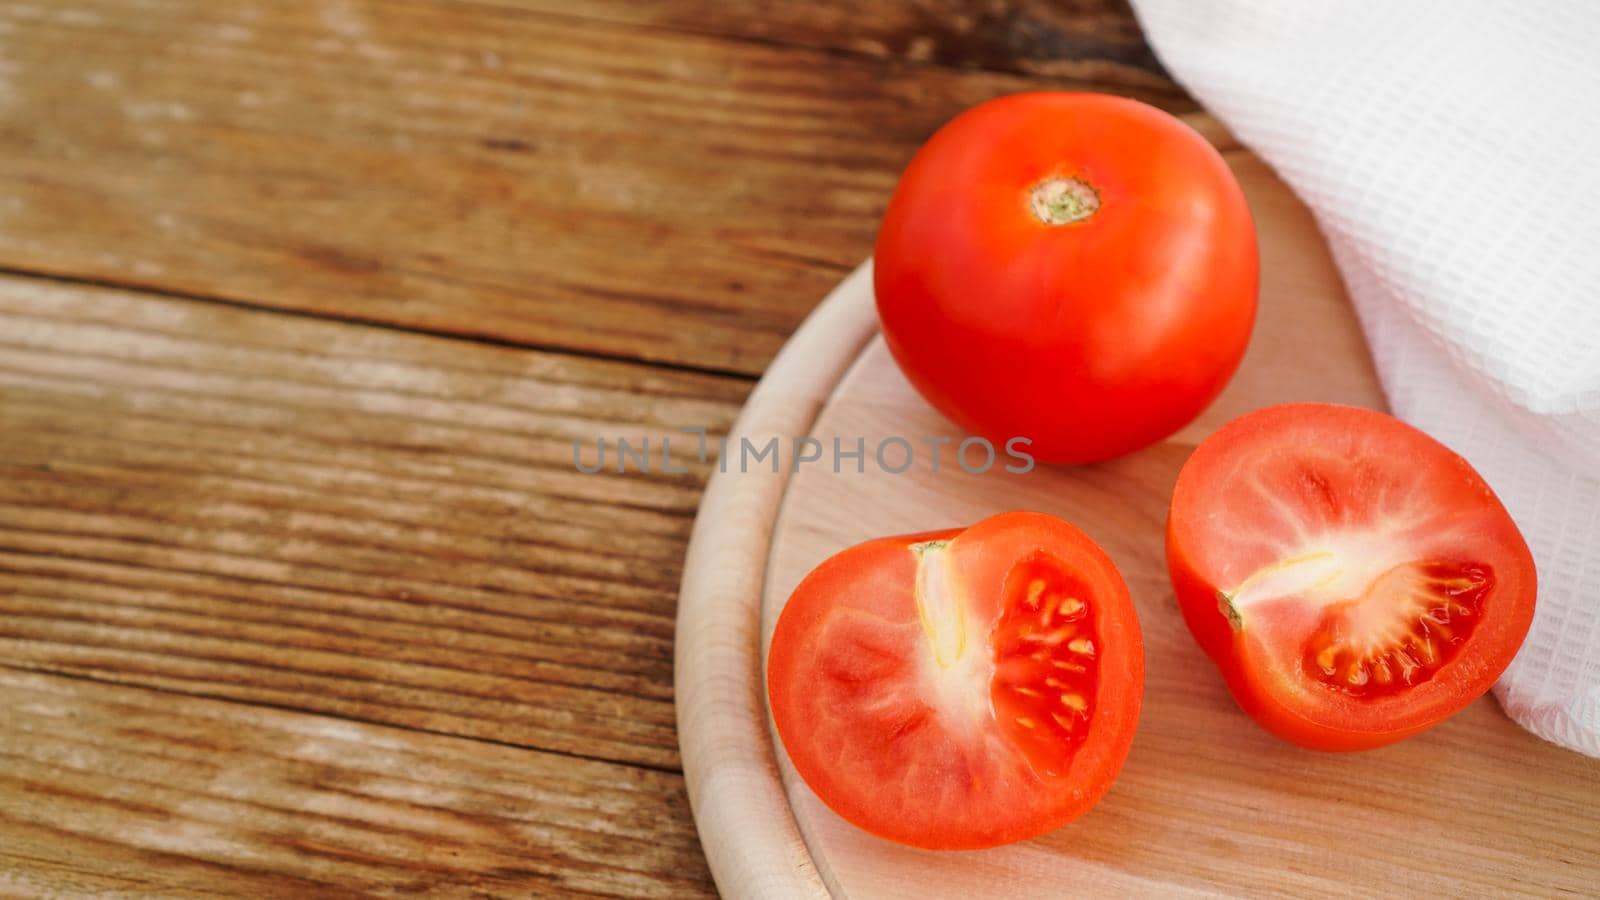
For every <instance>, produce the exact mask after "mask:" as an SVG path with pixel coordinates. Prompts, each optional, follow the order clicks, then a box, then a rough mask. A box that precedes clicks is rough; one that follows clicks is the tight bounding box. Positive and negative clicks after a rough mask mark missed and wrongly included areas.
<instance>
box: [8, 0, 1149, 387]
mask: <svg viewBox="0 0 1600 900" xmlns="http://www.w3.org/2000/svg"><path fill="white" fill-rule="evenodd" d="M561 6H565V4H561ZM549 8H552V9H553V8H555V5H551V6H550V7H549ZM593 8H594V9H599V10H608V9H609V10H615V9H617V8H618V7H615V6H612V5H610V4H605V5H599V4H597V5H596V6H595V7H593ZM654 8H655V9H657V10H658V11H659V10H660V9H662V8H663V7H654ZM712 8H713V7H712V6H711V5H709V4H700V5H697V6H696V7H693V8H692V9H690V10H689V11H688V12H686V13H685V14H684V15H686V16H689V17H690V18H693V17H694V16H695V15H696V13H695V12H694V10H695V9H698V10H701V11H702V13H703V14H704V16H705V17H706V21H708V22H710V21H711V19H712V18H713V17H712V14H711V12H710V10H712ZM778 8H779V9H788V10H790V11H791V12H790V13H788V14H787V15H789V16H790V18H791V19H792V18H794V17H795V15H797V14H796V13H795V12H794V10H799V9H800V6H799V5H780V6H779V7H778ZM850 8H851V9H854V8H855V7H850ZM649 9H650V8H645V9H642V10H640V12H639V16H644V17H649V16H650V15H651V13H650V12H649ZM844 9H845V7H844V6H843V5H840V6H838V7H837V10H844ZM728 10H729V11H728V12H726V13H721V14H719V15H718V16H717V17H715V18H716V20H717V21H722V22H726V21H727V20H728V19H729V18H730V17H733V16H735V15H737V16H739V17H740V18H748V17H746V16H744V14H743V12H742V11H741V12H738V13H735V12H733V10H734V7H729V8H728ZM818 15H819V16H821V15H822V14H821V13H818ZM832 15H833V17H832V19H831V20H830V19H827V17H826V16H823V17H822V18H819V19H817V23H818V24H815V25H814V26H813V27H812V28H811V29H810V30H809V31H808V32H807V33H808V34H811V35H812V38H810V39H809V40H811V41H812V42H813V43H816V44H818V45H819V46H821V45H824V44H828V43H829V41H828V40H826V39H824V38H823V37H821V36H820V35H821V34H822V33H823V32H825V31H827V30H828V29H829V28H833V29H835V30H840V29H844V22H843V20H842V19H841V15H842V14H841V13H840V12H838V11H836V12H835V13H834V14H832ZM927 15H928V16H929V17H930V18H931V19H933V20H940V21H942V20H943V18H944V12H943V11H941V10H939V9H931V10H929V11H928V13H927ZM884 16H889V18H883V17H884ZM901 18H904V17H903V16H902V17H901ZM774 21H778V22H781V21H784V20H783V18H782V17H781V16H780V17H778V18H776V19H775V20H774ZM829 21H831V22H832V24H831V25H829V24H827V22H829ZM868 21H878V22H880V26H874V27H876V28H879V30H880V31H881V30H882V29H883V28H890V29H894V28H901V27H903V23H902V22H900V19H897V18H894V17H893V16H890V15H889V14H888V13H882V14H881V15H880V16H879V18H876V19H869V20H868ZM706 30H716V26H715V25H714V24H708V25H707V26H706ZM846 30H847V29H846ZM0 59H4V60H5V69H4V70H3V72H0V75H3V77H4V79H5V89H4V91H3V92H0V97H3V103H4V108H3V113H4V114H3V116H0V159H4V160H5V161H6V165H4V166H3V167H0V267H10V268H13V269H18V270H26V271H30V272H47V273H56V274H60V275H70V276H73V277H75V278H84V279H94V280H101V281H106V282H112V283H115V284H119V285H125V286H141V287H146V288H152V289H158V290H162V291H168V292H178V293H187V294H195V295H201V296H207V297H217V298H224V299H229V300H234V301H241V302H248V303H252V304H259V305H265V306H273V307H279V308H285V309H295V310H302V311H308V312H314V313H317V314H320V315H326V316H333V317H339V318H347V319H359V320H364V321H373V322H386V323H395V324H400V325H404V326H406V327H409V328H414V329H421V330H427V331H433V332H446V333H452V334H463V335H473V336H487V337H492V338H496V339H500V340H505V341H514V342H518V343H522V344H527V345H532V346H538V347H552V348H565V349H573V350H581V351H586V352H592V353H598V354H603V355H610V356H619V357H625V358H630V359H643V360H653V361H661V362H668V363H675V364H682V365H687V366H693V367H699V368H704V369H713V370H723V371H732V372H741V373H746V374H754V373H758V372H760V371H761V369H762V368H763V367H764V366H765V364H766V362H767V361H768V360H769V359H770V358H771V356H772V354H773V353H775V352H776V351H777V349H778V347H779V346H780V345H781V343H782V341H783V339H784V338H785V337H786V336H787V335H788V334H789V333H790V331H792V330H793V328H794V326H795V325H797V324H798V323H799V321H800V319H801V318H802V317H803V316H804V314H805V312H806V311H807V310H809V309H810V308H811V307H812V306H813V305H814V304H815V303H816V300H817V298H818V297H821V296H822V295H823V294H825V293H826V292H827V291H828V290H829V289H830V288H831V287H832V285H833V284H834V283H835V282H836V281H837V280H838V278H839V277H840V276H841V275H843V274H844V273H845V272H847V271H849V269H850V268H851V267H852V266H854V265H855V263H856V262H858V261H859V260H860V259H862V258H863V257H864V256H866V255H867V254H868V253H869V252H870V247H871V239H872V236H873V234H874V232H875V229H876V224H877V219H878V216H879V214H880V213H881V211H882V208H883V205H884V203H885V202H886V200H887V197H888V194H889V191H890V189H891V188H892V187H893V184H894V180H895V178H896V176H897V175H898V173H899V171H900V169H901V167H902V166H903V165H904V163H905V162H906V160H907V159H909V158H910V155H911V153H912V152H913V151H914V150H915V149H916V147H917V146H918V145H919V144H920V143H921V142H922V141H923V140H924V139H925V138H926V137H927V136H928V135H929V134H931V133H932V131H933V130H934V129H935V128H936V127H937V126H938V125H939V124H941V123H943V122H944V121H946V120H947V119H949V118H950V117H952V116H953V115H954V114H955V113H957V112H959V111H960V110H962V109H964V108H966V107H968V106H970V105H972V104H974V103H977V102H980V101H982V100H984V99H987V98H989V97H993V96H996V95H999V94H1004V93H1009V92H1013V91H1017V90H1023V89H1031V88H1038V87H1041V86H1050V85H1056V86H1072V85H1077V86H1079V87H1082V86H1085V85H1084V83H1083V82H1072V81H1068V80H1062V79H1052V80H1045V79H1041V78H1028V77H1020V76H1014V75H1010V74H1003V73H994V72H988V71H976V70H974V71H958V70H955V69H949V68H944V67H940V66H930V65H925V64H921V63H915V62H908V61H906V60H904V59H901V58H896V57H894V56H892V55H890V56H883V57H880V58H874V57H867V56H862V55H859V54H850V53H843V54H841V53H837V52H831V51H828V50H824V49H809V48H803V47H786V46H775V45H772V44H770V43H763V42H757V41H750V40H733V39H728V38H724V37H717V36H713V35H710V34H688V33H681V32H673V31H667V30H663V29H659V28H641V27H636V26H631V25H624V24H611V23H606V22H600V21H596V20H595V18H593V17H589V18H584V17H581V16H579V17H574V16H572V15H570V14H567V13H565V12H564V13H563V14H560V15H555V14H549V13H546V12H540V11H537V10H534V9H529V8H521V7H519V6H518V5H516V4H505V3H485V2H460V0H392V2H379V0H328V2H325V3H279V2H270V0H244V2H236V3H226V4H219V3H211V2H205V0H148V2H138V3H136V2H134V0H77V2H74V3H71V4H51V3H39V4H3V5H0ZM1116 86H1117V87H1122V85H1120V84H1119V85H1116ZM1129 89H1130V90H1132V92H1133V93H1136V94H1143V95H1146V96H1148V98H1149V99H1152V100H1155V101H1157V102H1166V101H1169V100H1171V99H1173V95H1172V94H1171V92H1170V90H1169V89H1167V88H1163V89H1162V90H1160V91H1155V92H1154V93H1148V94H1147V93H1145V92H1144V91H1142V90H1141V89H1139V88H1136V87H1133V86H1129Z"/></svg>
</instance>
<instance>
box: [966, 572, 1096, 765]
mask: <svg viewBox="0 0 1600 900" xmlns="http://www.w3.org/2000/svg"><path fill="white" fill-rule="evenodd" d="M1005 593H1006V606H1005V612H1004V613H1002V614H1001V617H1000V622H999V624H998V626H997V627H996V629H995V634H994V658H995V677H994V679H993V688H992V690H991V698H990V699H991V703H992V704H993V708H994V713H995V721H996V722H997V723H998V724H999V726H1000V728H1001V729H1002V730H1003V731H1004V732H1005V733H1006V734H1007V735H1008V737H1010V739H1011V741H1012V743H1013V744H1015V745H1016V746H1017V747H1018V748H1019V749H1020V750H1021V751H1022V752H1023V753H1024V755H1026V756H1027V757H1028V759H1029V761H1030V762H1031V763H1032V764H1033V766H1034V768H1036V769H1038V770H1040V771H1044V772H1049V773H1052V774H1054V773H1055V772H1056V771H1057V770H1058V769H1059V768H1064V767H1065V765H1066V764H1069V763H1070V760H1071V755H1072V753H1073V751H1074V750H1076V749H1077V747H1078V746H1079V745H1081V744H1082V743H1083V740H1084V738H1085V737H1086V736H1087V734H1088V730H1089V726H1090V723H1091V721H1092V718H1093V713H1092V711H1091V710H1090V706H1089V703H1090V698H1091V697H1093V696H1094V695H1095V685H1096V682H1097V681H1098V680H1099V674H1100V667H1099V662H1098V660H1097V659H1096V658H1095V651H1096V647H1095V643H1094V642H1095V615H1094V610H1093V609H1092V608H1091V607H1090V605H1089V603H1088V602H1087V601H1086V600H1084V599H1083V598H1086V597H1092V596H1093V594H1092V593H1091V591H1090V590H1089V586H1088V585H1087V584H1085V583H1084V582H1083V580H1082V579H1080V578H1077V577H1075V576H1073V574H1072V573H1071V572H1069V571H1068V570H1067V569H1066V567H1065V566H1064V565H1063V564H1062V562H1061V561H1060V560H1058V559H1056V558H1055V557H1052V556H1050V555H1048V554H1046V553H1043V552H1041V553H1039V554H1037V555H1036V556H1033V557H1030V558H1028V559H1024V560H1022V561H1020V562H1019V563H1017V565H1016V566H1015V567H1014V568H1013V569H1012V570H1011V572H1010V574H1008V575H1007V576H1006V584H1005Z"/></svg>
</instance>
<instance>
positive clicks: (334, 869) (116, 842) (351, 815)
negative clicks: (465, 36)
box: [0, 667, 711, 897]
mask: <svg viewBox="0 0 1600 900" xmlns="http://www.w3.org/2000/svg"><path fill="white" fill-rule="evenodd" d="M0 723H3V726H4V727H0V832H3V833H4V836H5V837H4V839H3V840H0V892H4V893H7V894H49V895H56V896H59V895H63V894H86V893H103V892H118V893H124V894H128V893H132V894H140V895H146V896H152V895H161V896H172V895H174V894H179V893H192V894H207V895H211V896H216V895H219V894H221V895H231V896H241V895H245V894H249V895H255V896H268V895H272V896H283V895H285V894H286V893H291V892H292V893H293V894H294V895H295V896H349V894H350V892H351V891H381V892H387V893H409V894H426V895H428V896H444V895H465V894H474V895H478V896H481V895H483V893H484V892H489V893H494V894H499V895H507V894H511V893H515V894H517V895H521V896H529V895H533V896H550V895H553V894H560V895H562V896H566V895H585V896H587V895H603V896H623V897H645V896H683V895H688V894H707V893H710V890H711V886H710V879H709V876H708V874H707V872H706V868H705V862H704V860H703V859H702V858H701V856H700V851H699V848H698V845H697V844H696V841H695V834H694V827H693V825H692V823H691V821H690V818H689V815H688V804H687V801H686V799H685V796H684V793H683V784H682V778H681V777H680V776H678V775H675V774H670V773H664V772H652V771H648V770H644V769H638V768H633V767H628V766H621V765H616V764H612V763H601V762H591V761H588V760H579V759H572V758H570V757H564V756H558V755H553V754H549V753H541V752H537V751H532V750H525V749H521V748H515V747H504V746H497V745H494V744H489V743H484V742H482V741H473V740H465V739H462V738H454V737H445V736H440V735H430V734H419V733H417V732H412V731H404V730H400V729H395V728H388V727H380V726H374V725H364V724H359V723H354V722H347V721H339V720H335V719H328V718H325V717H321V716H314V715H307V714H302V713H294V712H285V711H280V710H272V709H263V708H261V707H256V706H247V705H242V704H236V703H228V702H221V701H215V700H203V699H196V698H190V697H181V696H173V695H172V694H167V693H161V692H156V691H151V690H147V689H143V688H135V687H128V686H120V685H106V684H101V683H97V682H94V681H87V680H83V679H72V678H65V677H61V676H54V675H42V674H38V673H24V672H18V671H16V670H14V669H10V668H4V667H0Z"/></svg>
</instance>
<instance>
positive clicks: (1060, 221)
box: [1028, 177, 1100, 225]
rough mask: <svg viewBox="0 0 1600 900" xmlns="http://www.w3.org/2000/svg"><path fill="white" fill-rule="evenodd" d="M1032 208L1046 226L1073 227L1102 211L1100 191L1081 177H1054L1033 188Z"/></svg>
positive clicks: (1030, 196) (1030, 204) (1030, 200)
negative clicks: (1071, 225) (1072, 225)
mask: <svg viewBox="0 0 1600 900" xmlns="http://www.w3.org/2000/svg"><path fill="white" fill-rule="evenodd" d="M1028 205H1029V206H1030V207H1031V208H1032V209H1033V214H1034V216H1036V217H1037V218H1038V219H1039V221H1041V222H1043V223H1044V224H1046V225H1070V224H1072V223H1073V222H1082V221H1083V220H1084V219H1087V218H1089V217H1090V216H1092V215H1094V214H1095V213H1096V212H1099V211H1100V192H1099V191H1096V190H1095V189H1094V186H1093V185H1091V184H1089V183H1088V182H1087V181H1083V180H1081V179H1078V178H1060V177H1051V178H1046V179H1045V180H1043V181H1041V182H1039V183H1038V184H1036V185H1034V186H1033V190H1032V191H1030V192H1029V194H1028Z"/></svg>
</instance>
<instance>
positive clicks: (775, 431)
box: [673, 261, 877, 898]
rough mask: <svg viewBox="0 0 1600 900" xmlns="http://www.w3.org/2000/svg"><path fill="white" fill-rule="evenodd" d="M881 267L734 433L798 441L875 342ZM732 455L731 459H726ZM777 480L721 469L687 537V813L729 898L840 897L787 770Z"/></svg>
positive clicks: (771, 379) (683, 611)
mask: <svg viewBox="0 0 1600 900" xmlns="http://www.w3.org/2000/svg"><path fill="white" fill-rule="evenodd" d="M871 281H872V263H871V262H870V261H868V262H865V263H862V264H861V265H860V266H859V267H857V268H856V270H855V271H854V272H852V273H851V274H850V275H849V276H847V277H846V278H845V279H844V280H843V281H841V282H839V284H838V285H837V286H836V287H835V288H834V289H833V291H832V292H831V293H829V294H828V296H827V298H826V299H824V300H823V302H822V303H821V305H819V306H818V307H817V308H816V310H814V311H813V312H812V313H811V315H810V316H809V317H808V318H807V319H806V320H805V322H804V324H802V325H801V326H800V330H799V331H797V332H796V333H795V335H794V336H793V337H792V338H790V339H789V341H788V343H786V344H784V346H783V349H782V351H780V352H779V354H778V356H777V358H776V359H775V360H774V361H773V363H772V365H771V366H770V367H769V368H768V369H767V372H766V374H765V375H764V376H763V377H762V378H761V381H760V382H759V383H758V384H757V385H756V388H755V390H754V391H753V392H752V393H751V395H750V399H749V400H748V401H747V402H746V403H745V406H744V410H743V411H742V412H741V413H740V414H739V418H738V420H737V421H736V422H735V423H734V426H733V429H732V431H731V432H730V433H729V436H728V446H730V447H737V446H738V445H739V444H738V442H739V441H740V439H741V438H744V437H749V438H750V439H751V440H752V441H753V442H755V443H756V444H757V446H761V445H763V444H765V443H766V442H768V441H770V440H771V439H772V438H773V437H777V438H778V439H779V442H780V446H783V445H785V444H790V445H792V441H793V440H794V439H795V438H798V437H804V436H805V435H807V434H809V433H810V431H811V427H812V424H813V423H814V422H815V421H816V419H817V416H818V415H819V414H820V413H821V412H822V409H823V407H824V406H825V405H826V404H827V402H828V399H829V398H830V397H831V396H832V395H833V392H834V389H835V388H836V387H837V386H838V384H839V382H840V381H841V379H842V378H843V377H844V375H845V373H846V372H847V371H848V370H849V369H850V366H851V365H852V364H854V362H855V361H856V358H857V357H858V356H860V354H861V351H862V350H863V349H865V347H866V345H867V343H868V342H869V341H870V340H871V339H872V337H873V335H874V334H876V333H877V315H876V313H875V311H874V309H873V306H872V303H871V302H870V298H871V296H872V290H871ZM720 458H724V459H725V458H726V454H722V455H721V457H720ZM789 474H790V473H789V471H788V470H787V467H783V466H780V467H779V471H777V472H771V471H767V470H759V471H749V472H736V471H718V472H716V473H714V474H713V475H712V477H711V481H710V483H709V484H708V485H707V486H706V492H705V496H704V497H703V498H702V500H701V501H700V512H699V514H698V515H697V516H696V517H695V523H694V531H693V533H692V534H691V536H690V538H689V552H688V555H687V557H686V558H685V561H684V570H683V583H682V586H681V588H680V589H679V595H678V619H677V636H676V639H675V649H674V653H673V691H674V696H675V697H676V703H677V714H678V744H679V749H680V753H681V756H682V759H683V774H684V780H685V781H686V782H687V785H688V792H689V805H690V807H691V808H692V809H693V812H694V819H695V825H696V827H697V828H698V830H699V832H700V843H701V845H702V846H703V847H704V849H705V854H706V860H707V862H708V863H709V864H710V866H711V874H712V876H713V877H714V878H715V879H716V882H717V888H718V889H719V890H720V891H721V892H722V893H723V894H724V895H725V896H729V897H783V898H787V897H812V898H826V897H829V896H831V894H830V893H829V891H828V889H827V887H826V886H825V885H824V884H823V881H822V878H821V876H820V875H819V874H818V872H817V867H816V864H815V862H814V861H813V860H812V857H811V851H810V850H809V849H808V848H807V846H806V843H805V840H804V838H802V837H801V835H800V829H799V826H798V825H797V823H796V822H795V818H794V813H793V811H792V810H791V809H790V807H789V800H788V796H787V794H786V793H785V791H784V788H783V782H782V779H781V778H780V776H779V773H778V763H777V758H776V756H775V755H774V750H773V746H772V741H771V736H770V734H769V732H768V729H767V711H766V701H765V699H764V697H763V692H762V685H763V682H764V680H763V679H762V677H761V671H762V663H761V598H762V590H763V586H764V585H765V584H766V577H767V561H768V553H769V551H770V549H771V546H772V540H771V539H772V531H773V527H774V525H775V524H776V522H777V517H778V510H779V507H780V505H781V504H782V501H783V495H784V491H785V489H786V488H787V487H788V484H789Z"/></svg>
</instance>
